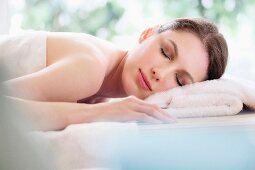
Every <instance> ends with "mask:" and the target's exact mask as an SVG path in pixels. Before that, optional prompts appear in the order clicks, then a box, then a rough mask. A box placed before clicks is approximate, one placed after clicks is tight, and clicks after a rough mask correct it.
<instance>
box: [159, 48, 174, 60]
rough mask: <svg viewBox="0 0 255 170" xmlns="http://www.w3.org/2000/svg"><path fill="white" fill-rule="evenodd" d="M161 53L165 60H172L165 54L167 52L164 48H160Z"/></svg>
mask: <svg viewBox="0 0 255 170" xmlns="http://www.w3.org/2000/svg"><path fill="white" fill-rule="evenodd" d="M160 52H161V54H162V55H163V56H164V57H165V58H167V59H169V60H171V59H172V58H171V57H170V56H168V55H167V54H166V53H165V51H164V49H163V48H160Z"/></svg>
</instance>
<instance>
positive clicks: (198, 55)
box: [122, 31, 208, 99]
mask: <svg viewBox="0 0 255 170" xmlns="http://www.w3.org/2000/svg"><path fill="white" fill-rule="evenodd" d="M207 67H208V55H207V52H206V50H205V49H204V46H203V44H202V42H201V41H200V40H199V38H198V37H196V36H195V35H194V34H192V33H189V32H184V31H165V32H162V33H160V34H159V33H153V34H152V35H151V36H149V37H147V38H146V39H144V40H143V41H142V42H141V43H140V44H139V45H138V46H137V47H136V48H135V49H134V50H133V51H131V52H130V53H129V54H128V57H127V60H126V63H125V65H124V69H123V73H122V84H123V88H124V90H125V92H126V93H127V95H134V96H136V97H138V98H141V99H144V98H146V97H148V96H150V95H152V94H154V93H157V92H160V91H165V90H168V89H172V88H174V87H177V86H183V85H187V84H191V83H194V82H200V81H203V80H206V78H207Z"/></svg>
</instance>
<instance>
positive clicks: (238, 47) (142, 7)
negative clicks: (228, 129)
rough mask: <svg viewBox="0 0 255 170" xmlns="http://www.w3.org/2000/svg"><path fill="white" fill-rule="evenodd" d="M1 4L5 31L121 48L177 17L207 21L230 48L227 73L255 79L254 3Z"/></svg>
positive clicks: (40, 0) (69, 0)
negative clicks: (80, 35)
mask: <svg viewBox="0 0 255 170" xmlns="http://www.w3.org/2000/svg"><path fill="white" fill-rule="evenodd" d="M0 1H1V6H0V8H1V9H0V15H1V18H3V19H1V23H0V26H1V27H0V28H1V30H0V31H1V33H7V32H9V33H18V32H20V31H24V30H47V31H70V32H85V33H89V34H93V35H96V36H98V37H100V38H103V39H107V40H110V41H112V42H113V43H115V44H116V45H118V46H121V47H123V48H131V47H132V46H134V45H135V44H136V43H137V40H138V36H139V34H140V33H141V32H142V31H143V29H145V28H146V27H148V26H153V25H154V24H158V23H161V22H165V21H168V20H171V19H173V18H176V17H206V18H208V19H210V20H212V21H214V22H215V23H216V24H217V25H218V26H219V29H220V31H221V32H222V33H223V34H224V36H225V37H226V39H227V42H228V44H229V52H230V55H229V56H230V60H229V64H228V66H227V73H228V74H232V75H235V76H238V77H242V78H246V79H249V80H254V81H255V48H254V47H253V46H254V45H255V22H254V21H255V10H254V9H255V0H185V1H176V0H9V1H8V0H0ZM7 3H8V4H9V8H8V7H7ZM8 17H9V18H8ZM2 21H3V22H2ZM8 30H9V31H8Z"/></svg>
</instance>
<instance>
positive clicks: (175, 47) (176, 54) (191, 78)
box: [167, 39, 194, 83]
mask: <svg viewBox="0 0 255 170" xmlns="http://www.w3.org/2000/svg"><path fill="white" fill-rule="evenodd" d="M167 40H168V41H169V42H170V43H171V44H172V45H173V47H174V53H175V56H176V57H178V47H177V45H176V43H175V42H174V41H173V40H171V39H167ZM183 72H184V73H185V74H186V75H187V76H188V77H189V79H190V80H191V82H192V83H194V79H193V77H192V76H191V74H190V73H189V72H187V71H185V70H183Z"/></svg>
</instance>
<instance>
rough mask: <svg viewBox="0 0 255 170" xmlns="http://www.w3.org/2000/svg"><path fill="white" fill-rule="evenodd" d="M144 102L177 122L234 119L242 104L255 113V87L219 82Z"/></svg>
mask: <svg viewBox="0 0 255 170" xmlns="http://www.w3.org/2000/svg"><path fill="white" fill-rule="evenodd" d="M145 100H146V101H148V102H151V103H155V104H158V105H159V106H160V107H162V108H164V109H165V110H166V112H168V113H169V114H171V115H173V116H176V117H177V118H186V117H208V116H226V115H235V114H237V113H239V112H240V111H241V110H242V108H243V104H244V105H246V106H248V107H249V108H250V109H255V83H254V82H251V81H247V80H241V79H236V78H221V79H218V80H209V81H204V82H199V83H194V84H191V85H187V86H183V87H177V88H174V89H171V90H168V91H164V92H160V93H156V94H154V95H152V96H150V97H148V98H147V99H145Z"/></svg>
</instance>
